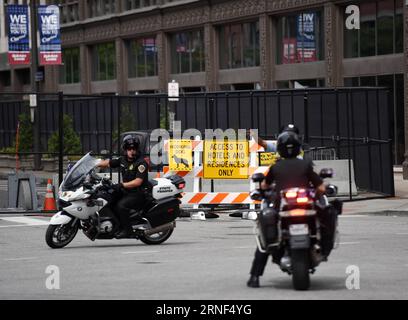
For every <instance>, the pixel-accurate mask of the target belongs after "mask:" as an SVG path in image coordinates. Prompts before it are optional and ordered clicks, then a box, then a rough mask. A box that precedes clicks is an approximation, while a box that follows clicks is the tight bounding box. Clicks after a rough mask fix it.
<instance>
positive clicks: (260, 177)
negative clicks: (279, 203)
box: [252, 173, 265, 183]
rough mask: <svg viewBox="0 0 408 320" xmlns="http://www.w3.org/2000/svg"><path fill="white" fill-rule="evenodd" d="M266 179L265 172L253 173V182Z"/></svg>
mask: <svg viewBox="0 0 408 320" xmlns="http://www.w3.org/2000/svg"><path fill="white" fill-rule="evenodd" d="M264 179H265V175H264V174H263V173H255V174H254V175H252V181H253V182H256V183H257V182H259V183H260V182H262V181H264Z"/></svg>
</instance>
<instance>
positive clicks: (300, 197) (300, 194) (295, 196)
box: [284, 189, 312, 204]
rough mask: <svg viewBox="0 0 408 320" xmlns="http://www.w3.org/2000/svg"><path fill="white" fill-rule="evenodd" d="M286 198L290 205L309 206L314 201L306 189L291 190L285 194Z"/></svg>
mask: <svg viewBox="0 0 408 320" xmlns="http://www.w3.org/2000/svg"><path fill="white" fill-rule="evenodd" d="M284 197H285V199H286V200H287V201H288V202H289V203H297V204H307V203H309V202H310V201H312V200H311V199H310V197H309V194H308V192H307V190H305V189H289V190H286V191H285V192H284Z"/></svg>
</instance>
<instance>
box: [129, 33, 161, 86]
mask: <svg viewBox="0 0 408 320" xmlns="http://www.w3.org/2000/svg"><path fill="white" fill-rule="evenodd" d="M128 56H129V77H130V78H139V77H151V76H157V47H156V39H155V38H153V37H152V38H142V39H137V40H132V41H130V43H129V55H128Z"/></svg>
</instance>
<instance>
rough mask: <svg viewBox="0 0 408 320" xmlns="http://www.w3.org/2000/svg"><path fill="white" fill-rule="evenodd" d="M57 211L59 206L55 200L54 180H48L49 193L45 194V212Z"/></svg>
mask: <svg viewBox="0 0 408 320" xmlns="http://www.w3.org/2000/svg"><path fill="white" fill-rule="evenodd" d="M56 210H57V205H56V203H55V199H54V192H53V191H52V180H51V179H48V182H47V193H46V194H45V200H44V209H43V211H56Z"/></svg>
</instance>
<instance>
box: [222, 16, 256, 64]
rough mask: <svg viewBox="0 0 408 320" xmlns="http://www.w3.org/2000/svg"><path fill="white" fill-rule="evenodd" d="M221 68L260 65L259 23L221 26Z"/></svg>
mask: <svg viewBox="0 0 408 320" xmlns="http://www.w3.org/2000/svg"><path fill="white" fill-rule="evenodd" d="M219 34H220V37H219V39H220V45H219V48H220V50H219V51H220V67H221V69H233V68H245V67H255V66H259V64H260V62H259V61H260V58H259V23H258V22H251V23H243V24H233V25H225V26H221V27H220V28H219Z"/></svg>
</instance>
